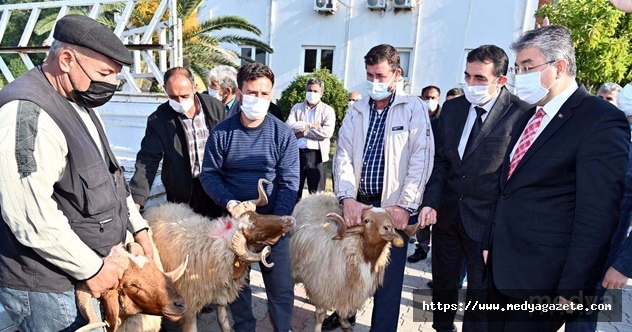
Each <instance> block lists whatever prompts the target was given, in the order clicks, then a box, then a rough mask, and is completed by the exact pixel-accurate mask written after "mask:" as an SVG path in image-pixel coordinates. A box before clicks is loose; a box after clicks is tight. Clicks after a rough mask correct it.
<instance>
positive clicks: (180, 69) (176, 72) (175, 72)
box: [163, 67, 195, 86]
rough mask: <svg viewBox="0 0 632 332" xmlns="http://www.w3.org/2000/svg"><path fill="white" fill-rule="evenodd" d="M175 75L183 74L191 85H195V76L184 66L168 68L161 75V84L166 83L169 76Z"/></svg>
mask: <svg viewBox="0 0 632 332" xmlns="http://www.w3.org/2000/svg"><path fill="white" fill-rule="evenodd" d="M176 75H180V76H184V77H186V78H188V79H189V81H191V85H192V86H193V85H195V78H194V77H193V73H191V71H190V70H189V69H188V68H184V67H173V68H169V69H168V70H167V71H166V72H165V74H164V75H163V82H164V83H163V84H167V81H169V79H170V78H171V76H176Z"/></svg>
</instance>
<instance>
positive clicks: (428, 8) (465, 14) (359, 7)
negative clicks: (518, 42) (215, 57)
mask: <svg viewBox="0 0 632 332" xmlns="http://www.w3.org/2000/svg"><path fill="white" fill-rule="evenodd" d="M314 1H315V0H213V1H207V2H206V3H205V4H204V5H203V6H201V7H200V12H199V14H200V19H202V20H203V19H206V18H208V17H210V16H213V15H215V16H216V15H229V14H232V15H240V16H243V17H245V18H247V19H248V20H249V21H250V22H251V23H253V24H255V25H256V26H257V27H259V28H260V29H261V30H262V33H263V36H262V39H263V40H264V41H266V42H268V43H269V44H270V45H271V46H272V47H273V49H274V51H275V52H274V53H273V54H270V55H269V56H268V65H269V66H270V67H271V68H272V70H273V71H274V73H275V75H276V82H275V91H274V96H275V98H278V97H279V96H280V94H281V91H282V90H283V89H284V88H285V87H286V86H287V85H288V84H289V83H290V82H291V81H292V80H293V79H294V77H296V75H299V74H303V71H302V70H303V67H302V64H303V63H302V59H303V48H304V47H306V46H319V47H333V48H334V63H333V73H334V74H335V75H336V76H338V77H339V78H340V79H342V80H343V82H344V83H345V87H346V88H347V89H348V90H350V91H351V90H357V91H360V92H361V93H363V94H364V92H365V88H364V82H365V70H364V60H363V57H364V55H365V54H366V53H367V51H368V50H369V49H370V48H371V47H373V46H375V45H378V44H381V43H388V44H391V45H393V46H394V47H396V48H398V49H403V50H409V51H411V60H410V63H409V68H406V69H407V70H408V71H410V73H411V74H410V75H409V79H408V81H407V82H406V89H407V90H408V91H410V92H412V93H414V94H420V92H421V88H422V87H424V86H426V85H430V84H432V85H437V86H439V87H440V88H441V90H442V93H443V94H445V91H447V90H448V89H450V88H452V87H456V86H459V84H460V83H462V82H463V70H464V63H465V56H466V54H467V53H466V50H470V49H473V48H476V47H478V46H480V45H483V44H495V45H498V46H500V47H502V48H503V49H505V51H506V52H507V53H508V54H509V59H510V63H513V59H514V55H513V53H511V51H510V49H509V46H510V44H511V42H512V41H513V40H515V39H516V38H517V37H518V36H519V35H520V34H521V33H522V32H523V31H525V30H528V29H531V28H532V27H533V26H534V19H533V13H534V11H535V9H536V8H537V0H436V1H419V0H413V1H414V2H416V6H415V7H414V8H413V9H412V10H394V9H393V8H392V5H393V0H385V1H386V2H387V9H386V10H370V9H368V8H367V0H342V1H337V2H338V8H337V11H336V12H335V13H334V14H331V15H325V14H318V13H317V12H316V11H314V9H313V8H314ZM227 32H228V31H227ZM230 33H234V31H230ZM226 47H229V48H230V47H234V46H230V45H226Z"/></svg>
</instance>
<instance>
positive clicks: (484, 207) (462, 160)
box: [420, 45, 531, 332]
mask: <svg viewBox="0 0 632 332" xmlns="http://www.w3.org/2000/svg"><path fill="white" fill-rule="evenodd" d="M508 66H509V58H508V57H507V54H506V53H505V51H503V50H502V49H501V48H500V47H498V46H495V45H483V46H480V47H478V48H476V49H474V50H472V51H471V52H470V53H469V54H468V55H467V64H466V67H465V73H464V75H465V81H466V82H467V86H466V87H465V88H464V90H465V96H463V97H458V98H454V99H452V100H450V101H446V102H445V103H444V105H443V111H442V113H441V116H440V117H439V118H438V119H437V120H436V122H435V123H434V127H433V130H434V135H435V149H436V150H435V151H436V152H435V157H434V167H433V170H432V175H431V176H430V180H429V181H428V184H427V186H426V192H425V193H424V198H423V202H422V205H421V206H423V208H422V209H421V213H420V217H421V218H422V220H424V221H427V222H430V223H433V222H434V221H435V220H436V221H437V224H435V225H434V228H433V230H432V232H433V234H432V251H433V254H432V280H433V283H434V285H433V286H434V287H433V294H432V300H433V302H434V303H439V302H441V303H449V304H455V305H456V303H457V300H458V285H459V280H460V277H461V273H462V269H463V261H464V260H465V261H466V265H467V275H468V286H467V300H468V301H471V302H472V303H475V302H476V301H478V302H479V303H485V302H486V298H487V281H486V280H485V265H484V263H483V257H482V255H481V251H482V246H481V241H482V239H483V233H484V231H485V226H486V224H487V222H488V220H489V219H490V218H491V216H492V210H493V205H494V203H495V201H496V198H497V197H498V195H499V193H500V181H499V178H500V167H501V165H502V162H503V157H504V156H505V151H506V150H507V148H508V146H509V141H510V139H511V134H512V130H513V128H514V124H515V123H516V121H517V120H518V119H519V118H520V117H522V115H524V114H526V112H527V111H528V110H529V109H530V108H531V105H529V104H527V103H525V102H523V101H521V100H520V99H518V97H516V96H515V95H513V94H511V93H510V92H509V91H507V89H506V88H505V83H506V82H507V76H506V75H507V67H508ZM455 315H456V310H435V311H434V313H433V324H432V327H433V328H435V329H436V330H437V331H453V330H455V327H454V324H453V323H454V317H455ZM485 321H486V316H485V312H483V311H474V310H468V311H466V312H465V313H464V320H463V330H464V331H481V332H487V324H486V323H485Z"/></svg>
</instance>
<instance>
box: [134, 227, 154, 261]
mask: <svg viewBox="0 0 632 332" xmlns="http://www.w3.org/2000/svg"><path fill="white" fill-rule="evenodd" d="M134 242H136V243H138V244H140V246H141V247H143V252H144V253H145V256H147V257H148V258H149V259H151V260H154V247H153V242H152V240H151V237H149V232H148V231H147V230H146V229H144V230H142V231H140V232H138V233H136V235H134Z"/></svg>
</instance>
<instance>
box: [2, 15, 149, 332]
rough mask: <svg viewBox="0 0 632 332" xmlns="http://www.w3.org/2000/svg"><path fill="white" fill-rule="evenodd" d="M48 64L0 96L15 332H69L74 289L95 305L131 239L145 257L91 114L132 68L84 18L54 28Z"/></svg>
mask: <svg viewBox="0 0 632 332" xmlns="http://www.w3.org/2000/svg"><path fill="white" fill-rule="evenodd" d="M53 37H54V38H55V41H54V42H53V44H52V46H51V49H50V52H49V55H48V57H47V58H46V60H45V61H44V63H43V64H42V65H41V66H38V67H36V68H34V69H32V70H30V71H29V72H27V73H26V74H24V75H22V76H21V77H20V78H18V79H17V80H15V81H13V82H12V83H10V84H9V85H7V86H6V87H4V88H3V89H2V90H1V91H0V137H1V139H0V156H2V157H0V208H1V209H2V214H1V216H0V219H2V222H0V266H1V268H0V304H2V306H3V307H4V308H5V310H6V311H7V313H8V314H9V316H10V317H11V318H12V320H13V321H14V323H15V325H16V326H17V327H18V329H19V330H20V331H74V330H76V329H77V328H78V327H80V326H82V325H84V324H85V323H86V322H85V320H84V319H83V318H82V317H81V315H79V314H78V313H77V310H76V305H75V296H74V291H73V290H74V285H75V284H76V283H77V282H78V281H83V282H85V283H86V285H87V286H88V288H89V290H90V292H91V293H92V295H93V296H94V297H99V296H100V294H101V293H102V292H103V291H105V290H106V289H111V288H113V287H116V286H117V285H118V282H119V278H120V277H121V276H122V273H123V270H122V268H121V267H119V266H118V265H117V264H115V263H112V262H111V261H104V260H103V257H104V256H106V255H108V253H109V252H110V249H111V248H112V247H113V246H114V245H116V244H118V243H121V242H123V241H124V240H125V233H126V231H127V230H130V231H131V232H133V233H134V238H135V240H136V242H139V243H140V244H141V245H142V246H143V248H144V249H145V252H146V253H147V254H148V255H150V256H151V240H150V239H149V236H148V235H147V224H146V222H145V221H144V220H143V218H142V217H141V216H140V214H139V213H138V211H137V210H136V209H135V207H134V203H133V201H132V199H131V196H129V195H128V190H127V185H126V183H125V179H124V178H123V172H122V169H121V167H120V166H119V165H118V162H117V160H116V158H115V157H114V154H113V153H112V151H111V149H110V145H109V143H108V140H107V137H106V136H105V132H104V129H103V124H102V122H101V120H100V118H99V115H98V113H97V112H96V110H94V109H93V108H94V107H98V106H101V105H103V104H105V103H106V102H108V101H109V100H110V98H111V97H112V95H113V94H114V92H115V91H116V87H117V85H118V80H117V79H116V74H117V73H118V72H120V71H121V68H122V66H129V65H131V64H132V57H131V55H130V53H129V52H128V51H127V49H126V48H125V46H124V45H123V43H122V42H121V41H120V39H119V38H118V37H116V35H115V34H114V33H112V32H111V31H110V30H109V29H108V28H106V27H105V26H103V25H101V24H100V23H98V22H97V21H95V20H93V19H90V18H88V17H85V16H77V15H68V16H66V17H64V18H62V19H61V20H59V21H58V22H57V25H56V26H55V31H54V33H53Z"/></svg>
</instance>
